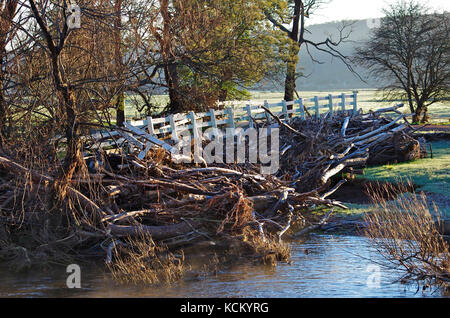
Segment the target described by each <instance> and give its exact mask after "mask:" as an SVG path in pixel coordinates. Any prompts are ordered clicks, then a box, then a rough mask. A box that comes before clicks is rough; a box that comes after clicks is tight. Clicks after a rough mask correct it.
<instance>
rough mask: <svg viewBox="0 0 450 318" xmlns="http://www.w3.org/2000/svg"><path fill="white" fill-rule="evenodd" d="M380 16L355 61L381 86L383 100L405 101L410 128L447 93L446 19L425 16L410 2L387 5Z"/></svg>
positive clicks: (449, 48)
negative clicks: (411, 124) (377, 26)
mask: <svg viewBox="0 0 450 318" xmlns="http://www.w3.org/2000/svg"><path fill="white" fill-rule="evenodd" d="M384 13H385V15H386V16H385V17H384V18H383V19H382V22H381V26H380V27H379V28H377V29H375V30H374V31H373V34H372V36H371V38H370V39H369V40H368V41H367V42H366V43H365V44H364V45H363V46H361V47H359V48H358V49H357V51H356V56H355V57H356V58H355V60H356V61H357V62H359V64H361V65H362V66H365V67H366V68H367V69H368V70H369V71H370V73H371V74H372V75H373V76H375V77H376V78H378V79H379V80H380V81H383V83H386V84H383V85H384V86H383V88H382V89H383V91H384V93H385V96H386V97H400V98H406V99H407V100H408V103H409V107H410V110H411V113H413V114H414V115H413V122H419V121H421V122H427V121H428V120H429V116H428V106H429V105H431V104H433V103H435V102H437V101H439V100H440V99H442V98H443V97H446V95H448V93H449V87H450V85H449V79H450V29H449V26H450V24H449V22H450V21H449V15H448V14H447V13H443V14H438V13H433V14H430V13H428V10H427V8H426V7H424V6H423V5H422V4H420V3H419V2H415V1H410V2H408V3H406V2H399V3H397V4H394V5H391V6H390V7H389V8H388V9H386V10H385V11H384Z"/></svg>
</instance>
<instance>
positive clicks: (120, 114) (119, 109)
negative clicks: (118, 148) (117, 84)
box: [116, 92, 125, 127]
mask: <svg viewBox="0 0 450 318" xmlns="http://www.w3.org/2000/svg"><path fill="white" fill-rule="evenodd" d="M124 122H125V94H124V93H123V92H120V93H119V94H118V95H117V100H116V125H117V126H119V127H122V126H123V123H124Z"/></svg>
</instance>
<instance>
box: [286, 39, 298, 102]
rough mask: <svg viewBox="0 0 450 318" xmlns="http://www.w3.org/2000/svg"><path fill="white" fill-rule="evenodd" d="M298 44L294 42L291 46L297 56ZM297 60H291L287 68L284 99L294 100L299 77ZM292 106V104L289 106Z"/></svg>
mask: <svg viewBox="0 0 450 318" xmlns="http://www.w3.org/2000/svg"><path fill="white" fill-rule="evenodd" d="M299 50H300V48H299V46H298V44H293V45H292V48H291V56H292V57H294V56H297V55H298V53H299ZM296 74H297V60H296V59H295V60H293V61H289V62H288V63H287V68H286V81H285V83H284V100H285V101H287V102H289V101H293V100H294V92H295V87H296V84H295V80H296V79H297V76H296ZM289 107H291V108H292V106H289Z"/></svg>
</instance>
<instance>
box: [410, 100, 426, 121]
mask: <svg viewBox="0 0 450 318" xmlns="http://www.w3.org/2000/svg"><path fill="white" fill-rule="evenodd" d="M423 111H424V107H423V105H422V104H418V105H417V107H416V110H415V112H414V115H413V119H412V121H413V123H420V121H421V115H422V112H423Z"/></svg>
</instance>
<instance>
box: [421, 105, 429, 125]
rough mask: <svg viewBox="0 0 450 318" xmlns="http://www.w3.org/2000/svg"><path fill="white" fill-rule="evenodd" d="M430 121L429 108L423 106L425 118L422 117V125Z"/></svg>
mask: <svg viewBox="0 0 450 318" xmlns="http://www.w3.org/2000/svg"><path fill="white" fill-rule="evenodd" d="M429 121H430V116H428V107H427V106H423V117H422V120H421V123H422V124H425V123H427V122H429Z"/></svg>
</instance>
